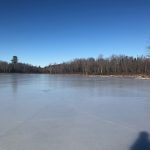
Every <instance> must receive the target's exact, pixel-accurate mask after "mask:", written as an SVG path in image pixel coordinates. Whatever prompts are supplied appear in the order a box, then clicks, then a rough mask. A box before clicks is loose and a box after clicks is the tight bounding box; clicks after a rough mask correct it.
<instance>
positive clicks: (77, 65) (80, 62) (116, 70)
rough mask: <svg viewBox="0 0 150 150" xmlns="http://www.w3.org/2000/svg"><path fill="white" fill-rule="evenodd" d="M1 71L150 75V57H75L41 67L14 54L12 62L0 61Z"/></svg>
mask: <svg viewBox="0 0 150 150" xmlns="http://www.w3.org/2000/svg"><path fill="white" fill-rule="evenodd" d="M0 73H49V74H84V75H139V74H140V75H149V74H150V58H148V57H144V56H140V57H137V58H135V57H129V56H122V55H120V56H116V55H113V56H111V57H109V58H103V57H102V56H100V57H98V58H97V59H95V58H87V59H84V58H81V59H74V60H72V61H69V62H64V63H61V64H52V65H49V66H47V67H44V68H41V67H36V66H32V65H29V64H24V63H18V60H17V56H14V57H13V59H12V63H7V62H4V61H0Z"/></svg>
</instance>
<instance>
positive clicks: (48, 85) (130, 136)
mask: <svg viewBox="0 0 150 150" xmlns="http://www.w3.org/2000/svg"><path fill="white" fill-rule="evenodd" d="M141 131H146V132H148V133H149V132H150V80H138V79H131V78H128V79H127V78H123V79H121V78H111V77H109V78H108V77H105V78H104V77H84V76H69V75H39V74H37V75H36V74H0V150H129V147H130V146H131V145H132V144H133V143H134V141H135V140H136V138H137V137H138V134H139V132H141Z"/></svg>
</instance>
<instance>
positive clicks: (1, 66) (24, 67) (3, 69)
mask: <svg viewBox="0 0 150 150" xmlns="http://www.w3.org/2000/svg"><path fill="white" fill-rule="evenodd" d="M42 72H43V69H42V68H41V67H36V66H32V65H29V64H24V63H8V62H4V61H0V73H42Z"/></svg>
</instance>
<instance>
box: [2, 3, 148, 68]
mask: <svg viewBox="0 0 150 150" xmlns="http://www.w3.org/2000/svg"><path fill="white" fill-rule="evenodd" d="M149 44H150V0H0V60H5V61H10V60H11V58H12V56H13V55H17V56H18V57H19V60H20V61H21V62H25V63H30V64H33V65H41V66H44V65H48V64H50V63H55V62H56V63H60V62H63V61H69V60H72V59H73V58H83V57H84V58H87V57H95V58H96V57H98V55H100V54H103V56H105V57H108V56H110V55H112V54H125V55H131V56H137V55H142V54H143V55H146V47H147V46H148V45H149Z"/></svg>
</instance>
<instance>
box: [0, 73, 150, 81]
mask: <svg viewBox="0 0 150 150" xmlns="http://www.w3.org/2000/svg"><path fill="white" fill-rule="evenodd" d="M0 74H41V75H42V74H47V75H70V76H85V77H102V78H103V77H104V78H109V77H112V78H133V79H142V80H150V75H141V74H139V75H92V74H91V75H90V74H89V75H88V74H87V75H86V74H80V73H79V74H69V73H66V74H50V73H0Z"/></svg>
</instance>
